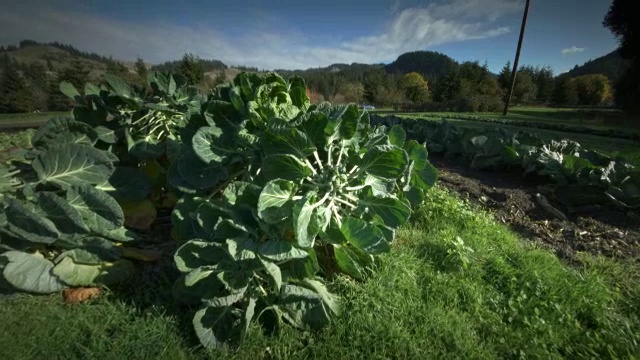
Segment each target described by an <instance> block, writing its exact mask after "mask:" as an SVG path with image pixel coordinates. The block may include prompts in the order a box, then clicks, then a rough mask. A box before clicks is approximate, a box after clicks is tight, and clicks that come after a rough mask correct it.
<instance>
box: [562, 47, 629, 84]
mask: <svg viewBox="0 0 640 360" xmlns="http://www.w3.org/2000/svg"><path fill="white" fill-rule="evenodd" d="M629 64H630V62H629V60H625V59H623V58H622V57H621V56H620V54H619V53H618V50H614V51H612V52H610V53H608V54H606V55H604V56H601V57H599V58H596V59H593V60H589V61H587V62H585V63H584V64H582V65H576V66H575V67H574V68H573V69H571V70H569V71H568V72H566V73H564V74H562V75H561V76H567V77H576V76H582V75H590V74H603V75H605V76H606V77H607V78H609V81H611V82H612V83H615V82H617V81H618V79H619V78H620V76H622V74H623V73H624V71H625V70H626V69H627V68H628V67H629Z"/></svg>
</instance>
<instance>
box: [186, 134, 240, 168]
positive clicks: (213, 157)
mask: <svg viewBox="0 0 640 360" xmlns="http://www.w3.org/2000/svg"><path fill="white" fill-rule="evenodd" d="M192 142H193V151H194V152H195V154H196V155H197V156H198V158H200V160H202V161H204V162H205V163H210V162H217V163H220V162H223V161H225V160H226V159H227V157H228V156H229V155H230V154H233V153H235V151H233V150H232V149H231V147H230V146H228V144H226V142H227V141H226V140H225V137H224V135H223V132H222V130H221V129H220V128H218V127H215V126H205V127H201V128H200V129H198V131H197V132H196V134H195V135H194V136H193V139H192Z"/></svg>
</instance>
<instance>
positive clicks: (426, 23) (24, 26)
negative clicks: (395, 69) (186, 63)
mask: <svg viewBox="0 0 640 360" xmlns="http://www.w3.org/2000/svg"><path fill="white" fill-rule="evenodd" d="M15 4H16V3H14V4H13V8H11V9H3V7H5V5H2V4H0V23H1V24H3V28H4V29H3V31H2V32H1V33H0V43H15V42H16V41H17V40H19V39H25V38H28V39H33V40H36V41H59V42H62V43H70V44H72V45H74V46H76V47H77V48H79V49H81V50H83V51H89V52H96V53H99V54H105V55H113V57H114V58H116V59H123V60H133V59H135V58H136V57H137V56H141V57H143V58H144V59H145V60H147V61H150V62H154V63H159V62H162V61H166V60H173V59H177V58H179V57H181V56H182V54H184V53H185V52H192V53H194V54H196V55H198V56H200V57H203V58H214V59H219V60H222V61H223V62H225V63H227V64H237V65H240V64H242V65H248V66H256V67H258V68H260V69H277V68H280V69H282V68H284V69H294V68H297V69H300V68H308V67H318V66H327V65H329V64H332V63H352V62H361V63H378V62H388V61H393V60H394V59H395V58H396V57H397V56H398V55H400V54H401V53H404V52H407V51H415V50H422V49H427V48H429V47H431V46H435V45H440V44H445V43H453V42H459V41H466V40H474V39H484V38H491V37H495V36H500V35H503V34H506V33H508V32H509V31H510V29H509V28H508V27H502V26H496V25H495V24H493V22H494V21H495V20H496V19H497V18H499V17H501V16H503V15H505V14H508V13H512V12H515V11H520V10H521V8H522V0H483V1H477V0H450V1H448V2H447V3H446V4H436V3H432V4H430V5H428V6H422V7H412V8H405V9H402V10H401V9H399V8H397V9H395V11H394V13H393V17H392V19H391V20H390V21H389V23H388V24H386V26H384V28H382V29H380V32H379V33H377V34H375V35H371V36H365V37H358V38H353V39H349V40H346V41H342V42H339V43H336V44H330V45H321V44H320V45H318V44H317V38H313V37H312V36H313V34H304V33H301V32H299V31H291V29H287V30H286V31H283V30H279V29H277V27H275V26H274V29H273V30H272V31H265V29H264V28H260V29H259V30H258V29H248V30H247V32H246V33H245V34H243V35H242V36H240V38H230V37H228V36H226V35H225V34H224V33H223V32H222V31H221V30H223V29H216V28H215V27H214V25H210V24H200V25H190V26H185V25H178V24H173V23H167V22H153V23H150V22H147V23H136V22H129V21H120V20H114V19H109V18H106V17H100V16H98V15H93V14H89V13H82V12H75V13H74V12H69V11H65V12H62V11H56V10H53V9H51V8H48V7H47V6H46V5H39V6H37V7H35V8H34V7H33V6H31V7H28V6H17V5H15ZM314 40H315V41H314ZM563 53H564V50H563Z"/></svg>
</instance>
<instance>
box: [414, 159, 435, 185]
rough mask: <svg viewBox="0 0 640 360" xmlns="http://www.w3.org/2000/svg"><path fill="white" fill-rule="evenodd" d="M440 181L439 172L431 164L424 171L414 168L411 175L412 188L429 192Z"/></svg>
mask: <svg viewBox="0 0 640 360" xmlns="http://www.w3.org/2000/svg"><path fill="white" fill-rule="evenodd" d="M437 179H438V170H437V169H436V167H435V166H433V165H432V164H431V163H430V162H427V164H426V166H425V167H424V168H423V169H422V170H416V169H415V167H414V171H413V174H412V175H411V186H415V187H417V188H419V189H422V190H424V191H427V190H429V189H431V188H432V187H433V185H435V183H436V180H437Z"/></svg>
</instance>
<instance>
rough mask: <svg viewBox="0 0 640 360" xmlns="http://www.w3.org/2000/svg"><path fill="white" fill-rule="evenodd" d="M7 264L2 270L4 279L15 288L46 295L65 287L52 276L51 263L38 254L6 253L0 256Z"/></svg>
mask: <svg viewBox="0 0 640 360" xmlns="http://www.w3.org/2000/svg"><path fill="white" fill-rule="evenodd" d="M0 257H4V258H6V259H7V261H8V263H7V265H5V267H4V269H3V270H2V275H3V276H4V278H5V279H6V280H7V282H9V283H10V284H11V285H12V286H14V287H15V288H17V289H19V290H22V291H26V292H32V293H39V294H48V293H53V292H58V291H61V290H63V289H64V288H65V287H66V285H65V284H64V283H62V282H61V281H60V279H59V278H58V277H57V276H55V275H53V272H52V269H53V263H52V262H51V261H49V260H47V259H45V258H44V257H43V256H42V255H40V254H28V253H24V252H19V251H7V252H5V253H3V254H1V255H0Z"/></svg>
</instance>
